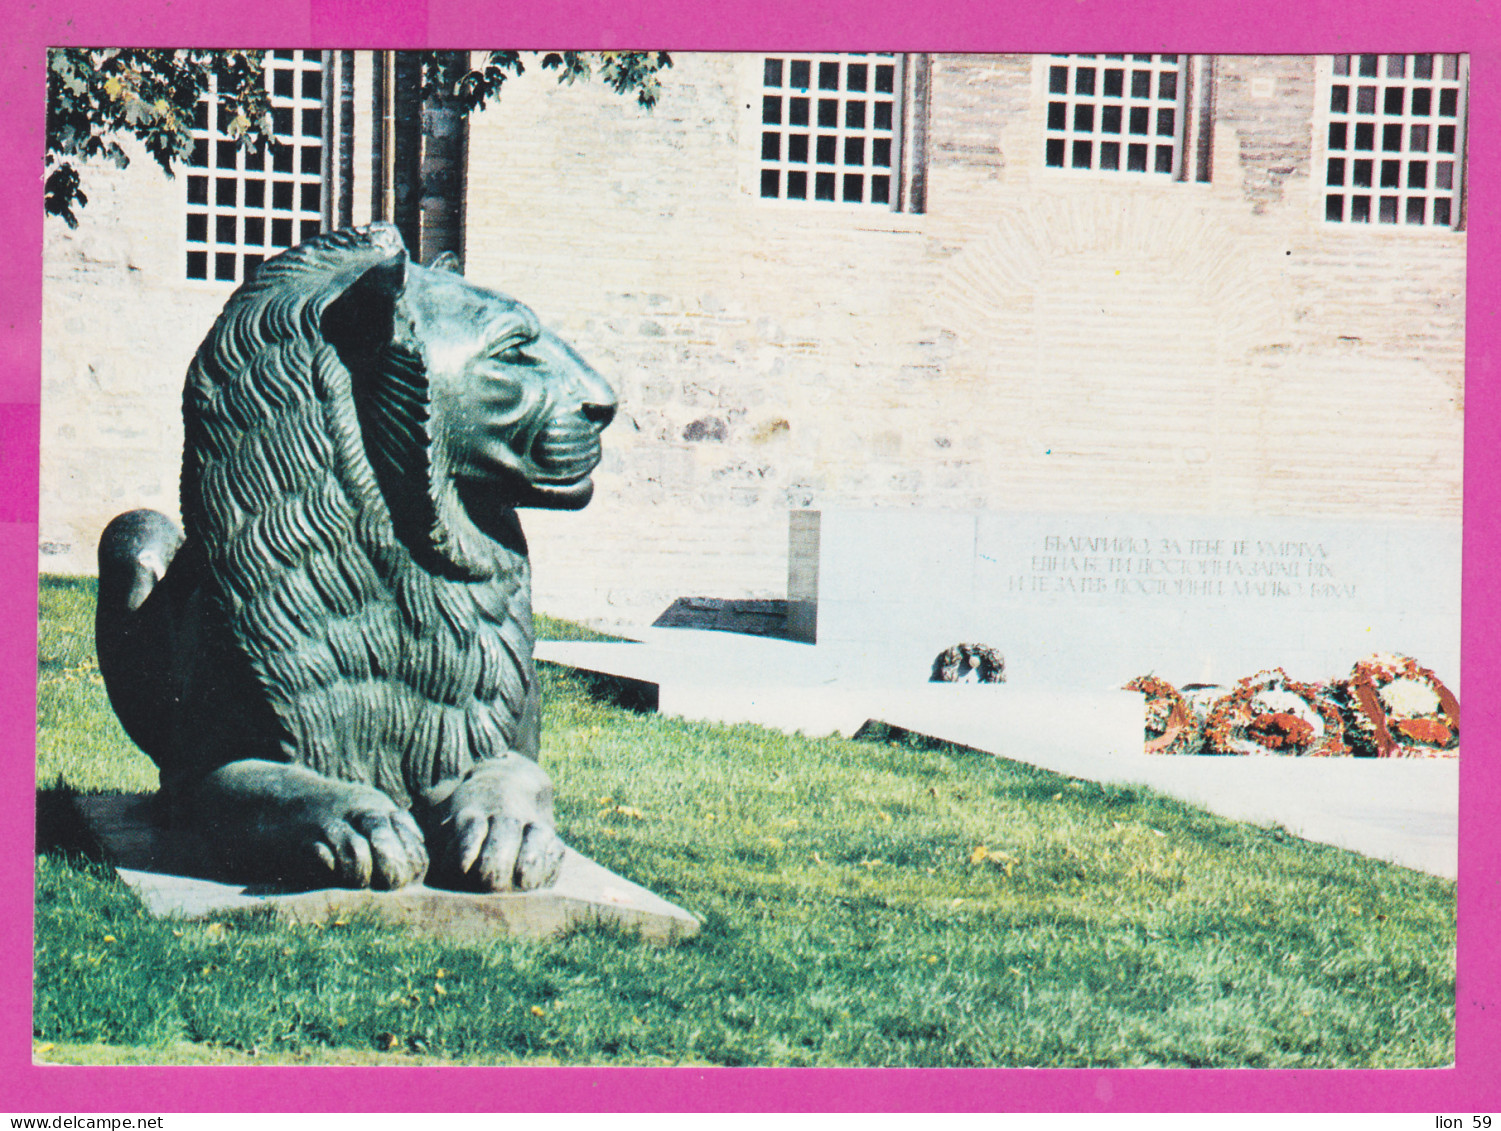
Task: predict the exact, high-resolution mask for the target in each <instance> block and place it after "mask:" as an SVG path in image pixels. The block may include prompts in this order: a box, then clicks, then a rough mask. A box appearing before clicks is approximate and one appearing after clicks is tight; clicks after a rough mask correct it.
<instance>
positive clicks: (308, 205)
mask: <svg viewBox="0 0 1501 1131" xmlns="http://www.w3.org/2000/svg"><path fill="white" fill-rule="evenodd" d="M265 69H266V86H267V89H268V91H269V92H270V101H271V118H272V127H273V132H274V134H275V138H276V144H275V145H274V146H265V147H262V148H260V149H257V150H253V151H252V150H245V149H241V147H240V146H238V145H236V144H235V142H234V140H233V137H232V135H231V133H230V120H229V112H228V110H227V109H226V108H225V107H223V106H221V105H220V103H219V100H218V98H217V96H216V95H215V94H214V92H213V90H212V89H211V90H210V92H209V94H208V95H207V96H206V97H205V98H204V99H203V101H202V102H200V103H199V104H198V108H197V116H196V119H195V121H194V129H193V131H192V136H193V153H192V155H191V157H190V158H189V159H188V162H187V166H188V168H187V178H186V180H187V225H186V226H187V277H188V278H189V279H212V280H214V281H216V282H236V283H237V282H240V281H242V280H243V279H244V278H245V277H246V276H247V275H248V274H249V273H250V272H251V271H253V270H254V269H255V268H256V267H258V266H259V265H260V264H261V262H262V261H263V260H265V259H267V258H269V257H270V256H273V255H275V254H277V253H278V252H280V251H282V250H284V249H286V248H289V247H292V246H293V245H295V244H298V243H301V242H302V241H303V240H305V239H307V238H309V237H310V236H314V235H317V234H318V233H319V232H320V231H322V229H323V211H324V208H323V204H324V201H323V195H324V192H323V189H324V185H323V132H324V130H323V127H324V112H323V105H324V90H323V86H324V78H323V54H322V52H319V51H284V50H283V51H271V52H267V54H266V68H265Z"/></svg>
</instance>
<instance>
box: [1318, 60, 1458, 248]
mask: <svg viewBox="0 0 1501 1131" xmlns="http://www.w3.org/2000/svg"><path fill="white" fill-rule="evenodd" d="M1467 77H1468V60H1467V58H1466V57H1465V56H1463V55H1335V56H1334V57H1333V60H1332V63H1331V65H1330V66H1329V81H1328V83H1327V84H1326V89H1325V92H1324V98H1323V106H1324V108H1325V110H1326V112H1327V114H1326V117H1327V122H1326V123H1325V128H1326V131H1327V132H1326V134H1325V145H1324V151H1325V152H1324V170H1323V172H1324V177H1323V182H1324V185H1323V193H1324V219H1325V220H1328V221H1329V222H1331V223H1344V224H1370V223H1379V224H1413V225H1427V226H1429V227H1444V228H1447V227H1454V226H1456V225H1457V224H1458V223H1459V212H1460V207H1459V205H1460V199H1461V191H1462V180H1463V170H1464V124H1465V89H1466V85H1467V82H1466V80H1467Z"/></svg>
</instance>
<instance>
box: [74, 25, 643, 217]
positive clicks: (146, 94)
mask: <svg viewBox="0 0 1501 1131" xmlns="http://www.w3.org/2000/svg"><path fill="white" fill-rule="evenodd" d="M532 54H534V55H536V54H541V55H542V60H541V66H542V69H543V70H546V71H556V72H557V76H558V82H559V83H567V84H569V85H571V84H573V83H575V82H581V81H587V80H588V79H589V78H590V77H591V76H592V75H594V74H595V73H596V72H597V73H598V74H599V77H600V81H601V82H603V83H604V84H605V85H606V86H608V87H609V88H610V89H611V90H613V91H614V92H615V93H617V94H619V95H621V96H622V97H624V96H629V95H632V94H634V95H635V97H636V102H637V103H638V104H639V105H640V106H641V107H642V108H644V109H646V110H650V109H652V107H654V106H655V105H656V104H657V99H658V98H659V97H660V95H661V91H662V88H661V84H660V82H659V81H658V73H659V72H660V71H663V70H665V69H666V68H668V67H670V66H672V60H671V58H670V57H669V56H668V54H667V53H666V52H665V51H549V52H546V53H542V52H533V53H532ZM415 55H416V56H417V58H418V61H419V63H420V65H421V83H422V85H421V91H422V97H423V99H425V100H431V101H433V102H436V103H438V104H440V105H446V106H448V107H450V108H452V109H456V110H457V111H458V112H459V113H461V114H466V115H467V114H472V113H474V112H476V111H478V110H482V109H484V108H485V107H486V106H488V105H490V104H492V103H496V102H499V101H500V96H501V92H502V91H503V90H504V88H505V84H506V81H507V80H508V79H510V78H512V77H516V76H519V75H522V74H524V73H525V72H526V66H525V64H524V63H523V62H522V57H521V52H519V51H485V52H469V51H419V52H415ZM264 56H265V53H264V52H262V51H203V50H176V51H171V50H160V49H135V48H132V49H119V48H102V49H101V48H82V47H59V48H53V49H52V50H51V51H49V52H48V55H47V165H46V176H47V180H46V198H45V199H46V210H47V214H48V215H49V216H58V217H61V218H62V220H63V221H64V222H65V223H66V224H67V225H68V226H69V227H76V226H77V224H78V218H77V216H76V214H75V209H78V208H82V207H83V206H84V205H85V204H87V203H88V198H87V197H86V196H85V195H84V194H83V192H82V191H81V189H80V187H79V177H78V171H77V169H76V168H75V167H74V163H75V162H77V161H89V160H106V161H111V162H113V163H114V164H115V165H116V166H117V167H119V168H124V167H125V166H127V165H128V164H129V163H130V158H129V156H128V155H127V153H126V151H125V150H124V148H122V147H121V145H120V144H119V141H118V140H117V139H118V138H119V137H120V136H122V135H124V136H129V137H133V138H135V139H136V140H137V141H139V142H140V143H141V144H142V145H143V146H144V147H145V149H146V152H147V153H149V154H150V155H151V157H152V159H153V160H155V161H156V163H157V164H158V165H160V166H161V168H162V171H163V172H164V173H166V174H167V175H168V176H169V177H170V176H171V175H172V172H173V167H174V165H175V164H176V162H178V161H180V160H183V159H185V158H186V157H187V156H188V155H189V154H190V153H191V152H192V148H193V141H192V136H191V133H190V131H191V129H192V125H193V121H194V116H195V114H196V113H197V109H198V103H199V101H200V100H201V99H202V98H203V96H204V95H205V94H206V93H208V92H209V91H210V90H214V91H215V92H216V93H217V95H218V106H219V112H220V115H221V125H220V129H221V130H222V132H224V133H225V134H227V135H228V136H230V137H231V138H233V139H234V140H235V141H236V142H237V143H238V144H239V145H241V146H244V147H247V148H251V149H254V148H256V147H258V146H261V145H264V144H275V143H274V140H273V138H272V123H271V110H270V103H269V99H268V96H267V92H266V84H265V78H264Z"/></svg>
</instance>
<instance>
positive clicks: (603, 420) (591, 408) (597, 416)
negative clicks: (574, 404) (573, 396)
mask: <svg viewBox="0 0 1501 1131" xmlns="http://www.w3.org/2000/svg"><path fill="white" fill-rule="evenodd" d="M579 411H580V412H582V413H583V414H584V419H585V420H587V421H588V422H589V423H590V424H592V425H594V426H595V427H596V428H598V429H599V430H600V431H604V429H605V428H607V427H609V424H610V421H612V420H614V419H615V404H614V402H613V401H612V402H611V403H610V404H591V403H588V402H585V403H584V404H583V405H581V406H580V407H579Z"/></svg>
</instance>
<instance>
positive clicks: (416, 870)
mask: <svg viewBox="0 0 1501 1131" xmlns="http://www.w3.org/2000/svg"><path fill="white" fill-rule="evenodd" d="M372 792H373V791H372ZM376 796H377V797H379V798H380V802H384V804H380V803H379V802H377V803H375V804H359V803H356V804H354V805H352V806H350V807H347V808H344V809H342V811H340V810H335V811H334V812H330V813H327V814H325V815H324V816H323V819H322V820H321V821H319V822H318V823H319V826H320V827H319V828H318V830H317V833H316V834H315V835H314V836H312V837H310V838H308V840H307V841H305V842H304V843H305V845H306V848H307V850H308V851H309V852H311V853H312V855H313V856H314V857H316V858H317V860H318V861H319V863H321V864H322V866H323V867H324V868H325V869H327V870H328V872H330V873H332V880H333V882H334V883H337V884H340V885H342V886H344V887H358V888H364V887H370V888H379V889H382V890H392V889H395V888H400V887H405V886H406V885H407V884H411V883H416V882H417V881H418V880H420V879H422V877H423V876H425V875H426V874H427V864H428V859H427V849H426V848H425V847H424V845H423V843H422V830H421V829H419V828H418V827H417V822H416V821H414V820H412V816H411V814H410V813H408V812H407V811H406V810H404V809H400V808H398V807H397V806H396V805H395V804H393V803H392V802H390V801H389V800H388V799H386V798H385V796H384V795H382V794H377V795H376ZM360 800H361V801H365V800H367V799H364V798H361V799H360Z"/></svg>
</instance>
